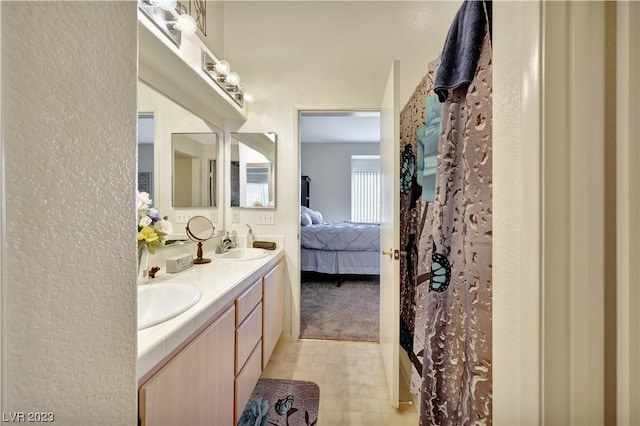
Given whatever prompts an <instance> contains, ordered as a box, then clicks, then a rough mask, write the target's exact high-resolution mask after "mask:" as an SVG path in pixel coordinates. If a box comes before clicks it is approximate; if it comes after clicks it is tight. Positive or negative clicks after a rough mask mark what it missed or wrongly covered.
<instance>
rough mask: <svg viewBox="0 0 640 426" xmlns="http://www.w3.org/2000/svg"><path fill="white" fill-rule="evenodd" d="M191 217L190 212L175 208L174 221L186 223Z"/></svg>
mask: <svg viewBox="0 0 640 426" xmlns="http://www.w3.org/2000/svg"><path fill="white" fill-rule="evenodd" d="M189 219H191V214H190V212H188V211H186V210H177V211H176V223H187V222H189Z"/></svg>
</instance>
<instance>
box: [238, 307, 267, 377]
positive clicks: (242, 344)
mask: <svg viewBox="0 0 640 426" xmlns="http://www.w3.org/2000/svg"><path fill="white" fill-rule="evenodd" d="M261 337H262V302H259V303H258V306H257V307H256V308H255V309H254V310H253V311H252V312H251V314H249V316H248V317H247V319H245V320H244V322H243V323H242V324H240V327H238V329H237V330H236V374H238V373H239V372H240V370H242V367H243V366H244V364H245V362H246V361H247V358H249V355H251V352H252V351H253V348H255V346H256V343H258V341H259V340H260V338H261Z"/></svg>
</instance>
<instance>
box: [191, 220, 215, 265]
mask: <svg viewBox="0 0 640 426" xmlns="http://www.w3.org/2000/svg"><path fill="white" fill-rule="evenodd" d="M186 230H187V235H188V236H189V238H190V239H191V240H192V241H196V242H197V243H198V251H197V252H196V258H195V259H194V260H193V263H194V264H196V265H201V264H203V263H209V262H211V259H207V258H204V257H202V242H203V241H207V240H208V239H209V238H211V237H213V232H214V230H215V228H214V226H213V223H211V221H210V220H209V219H207V218H206V217H204V216H193V217H192V218H191V219H189V222H187V227H186Z"/></svg>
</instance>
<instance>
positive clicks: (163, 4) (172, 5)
mask: <svg viewBox="0 0 640 426" xmlns="http://www.w3.org/2000/svg"><path fill="white" fill-rule="evenodd" d="M151 4H152V5H153V6H158V7H159V8H161V9H164V10H166V11H167V12H171V11H172V10H176V6H177V5H178V2H177V0H151Z"/></svg>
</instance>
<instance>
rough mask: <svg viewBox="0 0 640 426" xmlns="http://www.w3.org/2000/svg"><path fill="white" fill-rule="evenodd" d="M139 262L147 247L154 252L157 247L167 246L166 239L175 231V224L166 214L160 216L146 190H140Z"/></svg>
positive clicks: (150, 252)
mask: <svg viewBox="0 0 640 426" xmlns="http://www.w3.org/2000/svg"><path fill="white" fill-rule="evenodd" d="M137 195H138V197H137V208H138V264H140V259H141V257H142V253H143V251H144V250H145V249H146V250H147V251H148V252H149V254H154V253H155V252H156V250H157V249H163V248H164V247H165V245H164V240H165V239H166V238H167V235H168V234H171V233H172V232H173V225H171V222H169V221H168V220H167V219H168V217H167V216H165V217H164V218H160V215H159V214H158V209H156V208H154V207H151V199H150V198H149V194H148V193H146V192H138V194H137Z"/></svg>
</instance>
